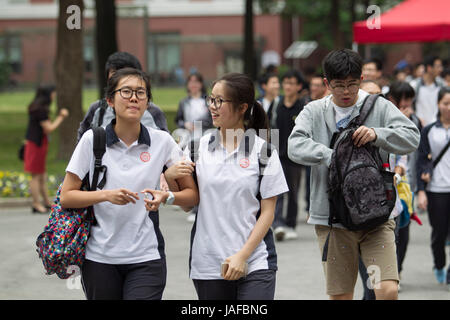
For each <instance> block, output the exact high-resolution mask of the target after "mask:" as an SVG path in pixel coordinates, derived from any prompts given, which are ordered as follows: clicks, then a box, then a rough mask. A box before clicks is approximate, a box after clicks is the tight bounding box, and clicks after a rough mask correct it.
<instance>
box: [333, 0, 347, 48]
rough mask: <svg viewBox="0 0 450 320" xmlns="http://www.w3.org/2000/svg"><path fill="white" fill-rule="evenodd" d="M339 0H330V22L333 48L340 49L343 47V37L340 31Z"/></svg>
mask: <svg viewBox="0 0 450 320" xmlns="http://www.w3.org/2000/svg"><path fill="white" fill-rule="evenodd" d="M339 3H340V1H339V0H332V1H331V12H330V22H331V29H332V31H331V32H332V35H333V49H334V50H336V49H342V48H343V47H344V44H343V37H342V32H341V26H340V24H341V21H340V18H339Z"/></svg>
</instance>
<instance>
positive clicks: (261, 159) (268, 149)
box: [258, 141, 273, 182]
mask: <svg viewBox="0 0 450 320" xmlns="http://www.w3.org/2000/svg"><path fill="white" fill-rule="evenodd" d="M272 148H273V146H272V144H271V143H268V142H267V141H265V142H264V144H263V146H262V148H261V151H260V153H259V156H258V163H259V180H260V182H261V180H262V176H263V175H264V170H265V169H266V166H267V164H268V163H269V159H270V157H271V156H272Z"/></svg>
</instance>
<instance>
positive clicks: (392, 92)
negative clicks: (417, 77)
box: [387, 81, 416, 104]
mask: <svg viewBox="0 0 450 320" xmlns="http://www.w3.org/2000/svg"><path fill="white" fill-rule="evenodd" d="M415 95H416V93H415V92H414V89H413V87H411V85H410V84H409V83H408V82H405V81H394V82H393V83H392V84H391V86H390V87H389V93H388V94H387V96H388V97H391V98H392V99H393V100H394V101H395V103H396V104H399V103H400V101H401V100H402V99H408V98H411V99H412V98H414V96H415Z"/></svg>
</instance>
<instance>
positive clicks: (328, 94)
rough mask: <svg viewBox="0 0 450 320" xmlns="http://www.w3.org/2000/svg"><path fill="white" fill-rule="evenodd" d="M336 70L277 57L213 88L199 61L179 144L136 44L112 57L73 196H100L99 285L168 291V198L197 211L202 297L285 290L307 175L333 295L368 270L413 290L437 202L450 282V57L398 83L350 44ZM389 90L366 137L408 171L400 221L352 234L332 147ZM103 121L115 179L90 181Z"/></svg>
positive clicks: (67, 193) (401, 184)
mask: <svg viewBox="0 0 450 320" xmlns="http://www.w3.org/2000/svg"><path fill="white" fill-rule="evenodd" d="M421 66H423V68H421ZM321 69H322V73H317V74H312V75H310V76H308V77H307V78H306V77H304V76H303V74H302V73H301V71H300V70H289V71H287V72H285V73H284V74H281V75H279V74H278V73H277V70H276V68H274V67H273V66H272V67H271V68H269V69H268V70H267V71H266V72H264V74H262V76H261V78H260V80H259V81H258V84H257V86H256V87H255V85H254V83H253V81H252V80H251V79H250V78H249V77H248V76H246V75H244V74H239V73H231V74H227V75H224V76H222V77H221V78H219V79H217V80H215V81H214V82H213V83H212V86H211V88H210V93H209V94H208V91H209V90H208V88H207V87H206V85H205V83H204V80H203V77H202V75H201V74H200V73H199V72H195V73H192V74H190V75H189V76H188V77H187V79H186V91H187V96H186V98H184V99H183V100H182V101H180V103H179V108H178V111H177V114H176V117H175V122H176V126H177V128H178V129H180V130H183V131H184V132H187V134H186V135H184V138H183V139H177V142H178V143H177V142H176V141H175V139H174V138H173V137H172V136H171V135H170V134H169V130H168V128H167V121H166V118H165V115H164V112H162V111H161V109H160V108H159V107H158V106H157V105H155V104H154V103H153V102H152V101H151V98H152V88H151V83H150V79H149V77H148V75H147V74H146V73H145V72H143V71H142V67H141V65H140V63H139V61H138V60H137V59H136V57H134V56H133V55H131V54H129V53H126V52H117V53H114V54H112V55H111V56H110V57H109V59H108V61H107V63H106V66H105V76H106V78H107V79H108V82H107V88H106V91H105V97H104V98H102V99H101V100H99V101H96V102H94V103H93V104H92V105H91V106H90V108H89V110H88V112H87V113H86V116H85V118H84V119H83V121H82V122H81V124H80V128H79V130H78V143H77V146H76V148H75V151H74V153H73V155H72V157H71V160H70V162H69V164H68V166H67V169H66V176H65V178H64V183H63V186H62V190H61V204H62V205H63V206H64V207H67V208H82V207H87V206H93V208H94V212H95V217H96V220H97V224H96V225H94V226H93V227H92V229H91V234H90V237H89V240H88V242H87V247H86V257H85V262H84V264H83V267H82V283H83V289H84V292H85V294H86V297H87V298H88V299H161V297H162V294H163V291H164V287H165V282H166V261H165V251H164V250H165V249H164V238H163V235H162V233H161V231H160V229H159V218H158V209H159V207H160V205H161V204H166V205H178V206H180V207H181V208H183V210H185V211H186V212H190V215H189V218H188V219H189V221H192V222H193V225H192V232H191V239H190V243H191V249H190V258H189V265H188V267H189V274H190V278H191V279H192V280H193V284H194V287H195V289H196V292H197V294H198V298H199V299H238V300H241V299H252V300H259V299H273V298H274V295H275V281H276V271H277V255H276V250H275V241H277V242H282V241H288V240H291V239H297V238H298V237H299V235H298V233H297V231H296V225H297V220H298V213H299V200H300V201H302V199H300V197H299V191H300V189H301V188H305V192H304V193H305V194H306V196H305V198H304V201H305V203H306V205H305V207H306V210H307V212H308V223H309V224H311V225H315V232H316V235H317V239H318V242H319V246H320V248H321V254H323V255H324V257H325V256H328V257H332V258H329V259H324V261H323V262H322V265H323V269H324V275H325V279H326V287H327V294H328V295H329V297H330V299H352V298H353V291H354V287H355V284H356V279H357V276H358V270H359V272H360V274H361V277H362V279H363V284H364V285H365V294H364V299H397V297H398V290H399V282H400V279H401V271H402V266H403V261H404V259H405V255H406V250H407V245H408V240H409V225H410V223H411V221H418V222H420V219H419V218H418V216H417V214H416V212H415V211H416V210H415V208H416V206H417V208H418V209H419V210H423V211H427V212H428V216H429V220H430V224H431V227H432V235H431V248H432V253H433V259H434V269H433V272H434V274H435V277H436V280H437V282H438V283H440V284H447V285H448V286H449V289H450V268H448V269H447V270H446V269H445V266H446V262H447V260H446V253H445V246H446V241H448V237H449V235H450V232H449V230H450V214H449V211H448V209H446V208H448V207H449V206H450V174H449V173H450V155H449V152H446V151H447V148H448V144H449V140H450V136H449V128H450V88H449V87H448V85H449V84H450V83H449V82H448V81H449V80H450V79H449V78H450V72H448V71H447V66H446V68H445V69H444V68H443V62H442V60H441V59H439V58H438V57H427V58H425V59H424V62H423V63H422V64H418V66H417V68H415V69H414V72H412V71H411V72H409V67H406V66H403V67H402V68H397V69H396V71H395V74H394V77H395V80H394V81H393V82H392V83H386V81H384V80H383V79H385V77H383V74H382V64H381V62H380V61H379V60H377V59H369V60H366V61H363V60H362V58H361V57H360V56H359V55H358V54H357V53H355V52H353V51H351V50H347V49H344V50H335V51H332V52H330V53H329V54H328V55H327V56H326V57H325V59H324V61H323V64H322V68H321ZM280 82H281V83H280ZM43 92H44V93H45V94H44V93H43ZM52 92H54V90H53V89H45V90H44V88H40V89H39V90H38V93H37V95H36V98H35V99H34V101H33V103H32V104H30V124H29V129H28V133H27V147H26V149H25V150H26V151H25V171H27V172H31V173H32V175H33V179H34V180H32V188H31V189H32V195H33V211H34V212H46V208H45V206H48V205H49V204H50V201H49V200H48V196H47V195H46V194H45V192H44V191H42V188H44V187H45V185H43V182H42V181H44V180H45V179H44V178H45V154H46V152H47V139H46V136H47V134H48V133H49V132H51V131H52V130H54V129H56V128H57V127H58V125H60V123H61V122H62V121H63V119H64V118H65V117H67V116H68V112H67V110H65V109H61V111H60V114H59V116H58V118H57V119H56V120H55V121H54V122H53V123H52V122H51V121H50V120H48V106H49V105H50V102H51V100H52V98H51V93H52ZM256 92H259V94H260V96H259V97H256ZM281 92H282V94H281ZM376 94H378V95H380V97H379V98H378V99H377V100H376V102H375V103H374V105H373V107H372V110H371V112H370V113H369V115H368V116H367V118H366V121H365V122H364V123H363V124H362V125H360V126H359V127H358V128H357V129H356V130H355V131H354V134H353V136H352V139H353V141H354V144H355V147H357V148H359V147H363V146H365V145H373V146H375V147H377V148H379V150H380V156H381V158H382V160H383V162H385V163H387V164H388V170H390V171H392V172H393V173H395V180H394V181H395V184H396V185H397V190H396V194H397V203H396V206H395V208H394V209H393V210H392V213H391V216H390V217H389V219H388V220H387V221H383V223H380V224H378V225H377V226H376V227H374V228H370V229H369V230H360V231H352V230H348V229H347V228H345V227H344V226H343V225H342V224H340V223H332V222H331V221H332V219H331V218H330V214H329V212H330V207H329V199H328V179H329V177H328V173H329V166H330V163H331V162H332V161H334V159H333V153H334V152H333V148H332V147H330V145H331V140H332V137H333V134H334V133H336V132H341V131H343V130H345V129H346V128H347V126H349V125H350V124H352V123H353V120H354V119H355V118H357V117H358V116H359V114H360V112H361V110H362V108H363V107H364V105H365V101H366V98H367V97H368V96H370V95H376ZM41 96H45V97H41ZM255 97H256V98H257V99H255ZM99 126H102V127H104V128H105V130H106V153H105V155H104V156H103V164H104V165H105V166H106V167H107V168H108V170H107V179H106V184H105V185H104V187H103V189H99V190H97V191H81V190H80V187H81V184H82V180H83V179H84V178H85V176H86V175H88V174H91V175H92V172H93V170H92V168H93V167H94V162H95V161H94V160H95V157H94V154H93V152H92V144H93V134H92V130H90V129H91V128H94V127H99ZM261 132H266V133H267V134H265V135H264V134H262V135H261V134H260V133H261ZM273 132H276V135H274V134H273ZM273 137H276V139H275V140H276V141H275V140H273V141H272V140H271V138H273ZM38 156H39V159H40V160H39V161H36V160H35V158H36V157H38ZM37 164H39V168H35V167H36V166H37ZM302 174H304V175H305V179H304V180H305V181H306V183H305V184H304V185H302V184H301V181H302V179H301V176H302ZM43 177H44V178H43ZM91 178H92V177H91ZM33 186H34V187H33ZM38 186H39V187H38ZM39 193H40V194H41V195H42V197H43V204H42V203H41V202H40V200H39ZM414 198H415V199H416V200H415V201H414ZM380 243H382V244H383V245H382V248H383V250H380V249H379V247H380V246H379V244H380ZM375 261H376V263H375ZM318 263H319V261H318ZM374 264H376V266H377V267H378V268H379V270H380V275H379V276H380V277H379V282H378V283H375V284H373V285H370V281H367V279H368V278H369V272H368V268H369V267H370V266H372V265H374ZM343 270H345V271H343Z"/></svg>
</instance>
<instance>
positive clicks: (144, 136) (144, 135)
mask: <svg viewBox="0 0 450 320" xmlns="http://www.w3.org/2000/svg"><path fill="white" fill-rule="evenodd" d="M115 124H116V119H113V120H111V122H110V124H108V125H107V126H106V129H105V130H106V145H107V146H108V147H111V146H112V145H113V144H116V143H117V142H119V138H118V137H117V135H116V132H115V131H114V128H113V127H114V125H115ZM138 144H146V145H148V146H149V147H150V145H151V139H150V134H149V132H148V130H147V128H146V127H145V126H143V125H142V123H141V130H140V132H139V138H138Z"/></svg>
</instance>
